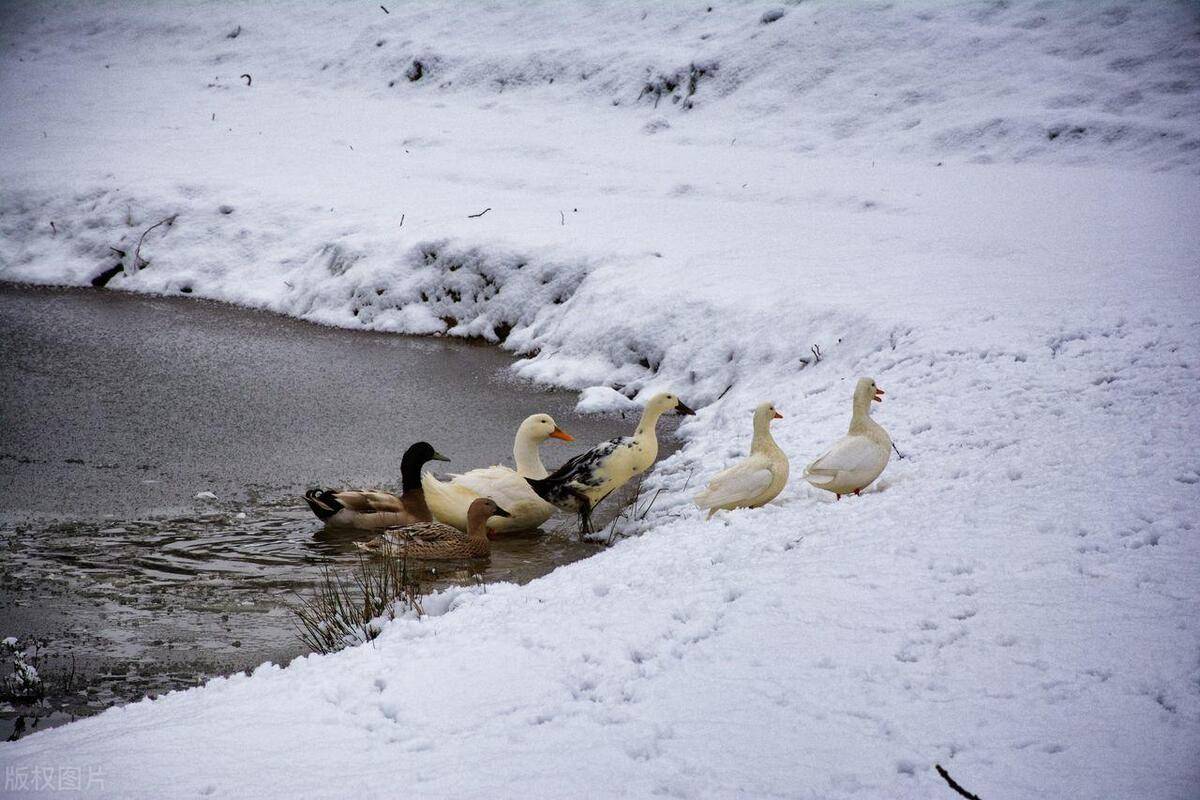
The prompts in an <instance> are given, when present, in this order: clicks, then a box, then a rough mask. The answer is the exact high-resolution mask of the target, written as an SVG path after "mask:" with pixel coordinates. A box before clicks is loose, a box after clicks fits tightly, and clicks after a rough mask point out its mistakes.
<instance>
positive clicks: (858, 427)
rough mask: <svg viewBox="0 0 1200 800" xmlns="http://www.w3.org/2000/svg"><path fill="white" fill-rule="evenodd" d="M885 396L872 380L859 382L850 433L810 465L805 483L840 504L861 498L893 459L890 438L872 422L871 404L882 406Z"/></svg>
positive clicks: (877, 424) (855, 394)
mask: <svg viewBox="0 0 1200 800" xmlns="http://www.w3.org/2000/svg"><path fill="white" fill-rule="evenodd" d="M883 395H884V391H883V389H880V388H879V387H878V386H876V385H875V381H874V380H873V379H872V378H859V379H858V385H857V386H855V387H854V413H853V414H852V415H851V416H850V430H849V432H847V434H846V435H845V436H843V437H842V438H841V439H839V440H838V441H837V442H836V443H835V444H834V445H833V447H831V448H829V450H828V451H827V452H825V453H824V454H823V455H822V456H821V457H819V458H818V459H817V460H816V461H814V462H812V463H811V464H809V465H808V467H807V468H806V469H805V470H804V478H805V480H807V481H808V482H809V483H811V484H812V485H813V486H815V487H817V488H818V489H824V490H825V491H827V492H833V493H834V494H835V495H837V499H838V500H841V499H842V495H844V494H858V493H859V492H861V491H862V490H863V489H865V488H867V487H868V486H870V485H871V483H872V481H874V480H875V479H876V478H878V477H879V475H880V473H882V472H883V468H884V467H886V466H887V463H888V459H890V458H891V456H892V440H891V437H889V436H888V434H887V431H885V430H884V429H883V427H882V426H881V425H880V424H879V423H878V422H876V421H875V420H873V419H871V401H875V402H876V403H882V402H883Z"/></svg>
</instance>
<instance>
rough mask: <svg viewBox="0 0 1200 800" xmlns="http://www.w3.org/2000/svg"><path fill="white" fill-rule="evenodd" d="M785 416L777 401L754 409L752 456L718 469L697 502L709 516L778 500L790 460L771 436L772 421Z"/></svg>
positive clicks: (710, 517)
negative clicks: (776, 408) (776, 498)
mask: <svg viewBox="0 0 1200 800" xmlns="http://www.w3.org/2000/svg"><path fill="white" fill-rule="evenodd" d="M775 419H783V415H782V414H780V413H779V412H778V411H776V410H775V404H774V403H763V404H761V405H760V406H758V408H756V409H754V438H752V439H751V440H750V455H749V456H747V457H746V458H745V459H744V460H742V461H740V462H738V463H737V464H734V465H733V466H732V467H730V468H729V469H726V470H723V471H721V472H718V473H717V474H716V475H714V476H713V479H712V480H711V481H709V483H708V486H707V487H705V489H704V491H702V492H700V493H699V494H697V495H696V497H695V503H696V505H698V506H700V508H705V509H708V518H709V519H712V515H713V514H715V513H717V512H718V511H720V510H721V509H726V510H729V509H734V508H758V507H759V506H762V505H766V504H767V503H769V502H771V501H772V500H774V499H775V497H776V496H777V495H778V494H779V493H780V492H782V491H783V487H784V485H786V484H787V479H788V459H787V456H786V455H784V453H783V451H782V450H780V449H779V445H777V444H775V440H774V439H773V438H771V420H775Z"/></svg>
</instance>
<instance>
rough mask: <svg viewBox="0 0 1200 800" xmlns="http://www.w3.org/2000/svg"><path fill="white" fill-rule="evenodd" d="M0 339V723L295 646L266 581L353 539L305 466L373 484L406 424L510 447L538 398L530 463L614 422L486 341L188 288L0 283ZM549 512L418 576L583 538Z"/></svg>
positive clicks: (342, 554)
mask: <svg viewBox="0 0 1200 800" xmlns="http://www.w3.org/2000/svg"><path fill="white" fill-rule="evenodd" d="M0 359H2V362H0V363H3V364H4V365H5V368H4V369H3V370H2V371H0V423H2V424H0V553H2V554H3V564H2V565H0V638H3V637H6V636H16V637H20V638H22V639H28V638H29V637H34V638H36V639H37V640H39V641H40V642H42V643H41V644H40V645H39V647H38V648H37V652H38V662H37V663H38V665H39V669H40V672H41V673H42V676H43V678H44V680H45V685H46V687H47V690H48V695H49V696H48V698H47V701H46V702H44V703H42V704H40V705H38V706H36V707H28V706H26V705H22V704H19V703H3V704H0V723H2V724H0V734H2V735H3V736H5V737H7V736H8V735H10V734H11V733H12V732H13V730H14V727H16V728H18V729H20V728H21V727H24V729H25V730H26V731H28V730H30V729H34V728H35V727H36V728H41V727H46V726H48V725H52V724H60V723H62V722H64V721H67V720H69V719H72V718H74V717H75V716H78V715H86V714H91V713H95V712H97V711H99V710H102V709H103V708H106V707H108V706H109V705H113V704H116V703H123V702H129V701H132V700H136V699H139V698H141V697H143V696H146V695H148V694H157V693H162V692H165V691H169V690H172V689H178V688H185V687H189V686H195V685H197V684H198V683H202V682H203V681H204V680H206V679H207V678H208V677H211V676H213V675H218V674H228V673H231V672H236V671H238V670H242V669H246V668H249V667H253V666H256V665H258V664H260V663H262V662H263V661H268V660H270V661H275V662H283V663H286V662H287V661H288V660H290V659H291V658H293V657H295V656H296V655H299V654H301V653H303V652H305V651H304V648H303V647H302V646H301V645H300V643H299V642H298V640H297V639H296V637H295V633H294V629H293V627H292V615H291V612H289V611H288V610H287V608H286V607H285V605H284V603H285V602H286V601H289V600H292V599H294V598H295V595H296V593H304V592H307V591H309V590H311V588H312V587H313V586H314V585H315V584H316V582H317V581H318V580H319V579H320V577H321V575H322V571H323V569H324V568H325V567H326V566H327V565H331V566H333V567H334V568H335V569H338V570H346V571H349V570H350V569H351V568H352V567H353V566H354V565H355V564H356V563H357V558H358V556H357V551H356V550H355V549H354V548H353V545H352V540H351V539H348V538H347V537H346V536H344V535H339V536H332V537H331V536H326V535H324V533H323V532H322V528H321V525H320V524H319V523H318V522H317V520H316V519H315V518H314V517H313V516H312V515H311V514H310V513H309V511H308V510H307V508H306V507H304V506H303V504H302V502H301V501H300V500H299V496H300V494H302V492H303V491H304V489H305V488H308V487H310V486H315V485H325V486H377V487H392V488H395V487H397V485H398V482H399V475H398V472H399V461H400V455H401V454H402V453H403V451H404V449H405V447H406V446H407V445H408V444H410V443H411V442H413V441H415V440H417V439H427V440H428V441H429V442H431V443H432V444H433V445H434V446H435V447H436V448H437V449H438V450H439V451H441V452H443V453H445V454H446V455H448V456H450V457H451V458H452V459H453V462H452V463H451V464H448V465H444V466H445V467H446V469H447V470H448V471H459V470H465V469H470V468H473V467H476V466H485V465H488V464H495V463H502V464H509V465H511V463H512V437H513V434H514V432H515V430H516V427H517V425H518V424H519V423H520V421H521V420H522V419H524V418H525V417H526V416H527V415H528V414H531V413H534V412H538V411H543V412H547V413H549V414H551V415H552V416H554V418H555V420H556V421H557V422H558V423H559V424H560V425H561V426H562V427H563V428H565V429H567V430H568V431H570V432H571V433H572V434H574V435H575V436H576V438H577V440H578V441H577V443H576V444H575V445H573V446H572V445H560V444H559V443H557V442H553V443H552V444H549V445H547V446H546V447H544V448H543V458H544V460H545V461H546V464H547V465H548V466H550V467H551V468H553V466H554V465H556V464H558V463H560V462H561V461H564V460H566V459H567V458H568V457H569V456H571V455H572V454H574V453H577V452H579V448H580V447H585V446H588V445H589V444H590V443H594V442H596V441H598V440H601V439H604V438H608V437H611V436H614V435H619V434H622V433H625V432H626V431H627V429H628V428H629V427H630V426H631V424H632V421H631V420H626V421H622V420H620V419H613V418H595V417H580V416H578V415H576V414H575V413H574V412H573V411H572V407H573V405H574V401H575V395H574V394H573V393H565V392H554V391H545V390H542V389H539V388H537V387H532V386H528V385H525V384H520V383H514V382H512V381H509V380H507V379H506V377H505V368H506V367H507V366H508V365H509V364H510V363H511V360H510V358H509V357H508V356H506V355H505V354H504V353H502V352H500V351H499V350H497V349H495V348H491V347H487V346H480V345H475V344H471V343H464V342H461V341H453V340H442V339H427V338H412V337H403V336H395V335H387V334H371V333H362V332H352V331H343V330H337V329H330V328H322V327H318V326H313V325H308V324H305V323H301V322H297V321H294V320H289V319H286V318H281V317H278V316H275V315H271V314H264V313H256V312H249V311H244V310H239V309H235V308H231V307H227V306H223V305H220V304H215V303H207V302H202V301H196V300H184V299H170V298H151V297H139V296H131V295H121V294H115V293H106V292H97V291H80V290H45V289H29V288H23V287H14V286H6V285H3V284H0ZM664 434H665V435H664V436H663V440H664V442H663V443H664V446H665V448H664V455H665V454H666V453H667V452H669V449H667V448H668V447H669V443H670V440H671V438H672V437H671V436H670V434H669V433H667V432H666V431H664ZM552 441H553V440H552ZM437 466H443V465H440V464H439V465H437ZM199 492H212V493H213V494H215V495H216V497H217V499H216V500H196V499H194V496H195V495H196V494H197V493H199ZM609 502H610V503H612V501H609ZM618 507H619V504H618V503H612V504H611V505H610V506H609V509H607V511H608V513H609V514H611V513H614V511H615V510H616V509H617V508H618ZM556 519H557V518H556ZM600 521H601V522H603V519H601V520H600ZM552 524H555V521H554V520H552ZM557 524H558V525H559V527H560V528H561V530H559V531H554V530H551V531H549V532H547V533H544V534H541V535H529V536H523V537H516V538H506V539H503V540H500V541H498V542H496V543H494V545H493V554H492V558H491V559H490V561H489V562H481V563H478V564H471V565H469V566H460V567H456V568H450V569H447V568H445V567H443V568H442V569H440V570H439V572H438V573H437V574H436V576H435V575H433V574H431V573H428V572H426V574H425V576H424V577H425V585H426V587H427V588H430V589H432V588H437V587H439V586H444V585H446V584H448V583H453V582H469V581H475V580H484V581H502V580H507V581H516V582H524V581H528V580H532V579H533V578H535V577H538V576H540V575H543V574H545V573H547V572H549V571H550V570H552V569H554V568H555V567H556V566H558V565H560V564H564V563H568V562H570V561H574V560H577V559H579V558H582V557H585V556H587V555H590V554H591V553H593V552H595V550H596V545H592V544H583V543H580V542H577V541H576V540H575V539H574V537H573V536H572V535H570V534H569V532H568V526H569V520H560V521H559V522H558V523H557ZM18 732H19V730H18Z"/></svg>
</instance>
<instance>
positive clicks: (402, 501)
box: [304, 442, 450, 530]
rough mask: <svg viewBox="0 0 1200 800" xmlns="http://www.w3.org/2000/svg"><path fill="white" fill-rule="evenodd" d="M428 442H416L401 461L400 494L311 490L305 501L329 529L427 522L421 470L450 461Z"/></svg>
mask: <svg viewBox="0 0 1200 800" xmlns="http://www.w3.org/2000/svg"><path fill="white" fill-rule="evenodd" d="M449 460H450V459H448V458H446V457H445V456H444V455H442V454H441V453H439V452H438V451H436V450H434V449H433V447H432V446H431V445H430V444H429V443H428V442H417V443H416V444H414V445H413V446H412V447H410V448H408V449H407V450H405V451H404V457H403V458H402V459H401V460H400V483H401V492H400V494H399V495H394V494H391V493H389V492H374V491H365V490H357V489H356V490H348V491H341V492H339V491H336V490H334V489H310V490H309V491H307V492H305V493H304V501H305V502H306V503H308V507H309V508H311V509H312V512H313V513H314V514H316V515H317V517H318V518H319V519H320V520H321V521H322V522H324V523H325V524H326V525H328V526H331V527H339V528H343V527H344V528H363V529H367V530H375V529H379V528H391V527H395V526H396V525H411V524H412V523H414V522H429V521H430V520H432V519H433V515H432V514H431V513H430V511H429V506H428V505H427V504H426V502H425V490H424V489H423V488H422V487H421V468H422V467H424V466H425V464H426V463H428V462H429V461H449Z"/></svg>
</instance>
